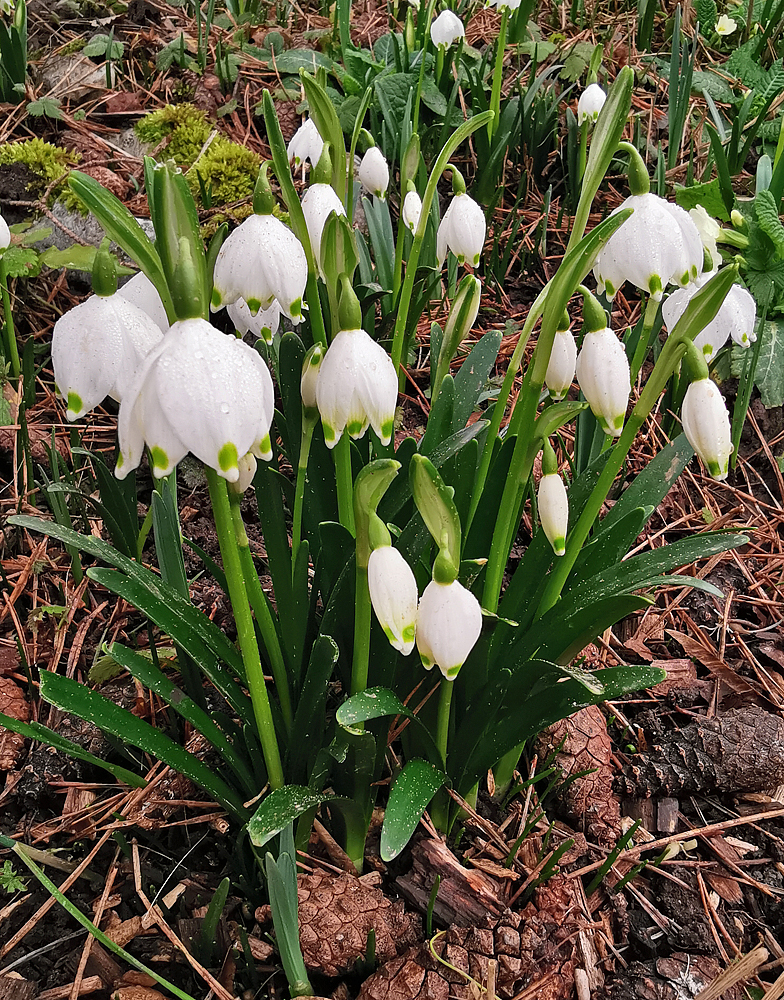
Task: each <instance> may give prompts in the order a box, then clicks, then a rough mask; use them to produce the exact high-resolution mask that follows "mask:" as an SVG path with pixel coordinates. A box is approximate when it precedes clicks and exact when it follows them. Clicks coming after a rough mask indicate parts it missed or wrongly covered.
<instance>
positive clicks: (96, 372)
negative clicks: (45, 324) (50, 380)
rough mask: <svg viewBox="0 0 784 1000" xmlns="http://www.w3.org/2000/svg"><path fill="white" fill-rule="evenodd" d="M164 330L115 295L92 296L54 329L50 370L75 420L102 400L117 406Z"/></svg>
mask: <svg viewBox="0 0 784 1000" xmlns="http://www.w3.org/2000/svg"><path fill="white" fill-rule="evenodd" d="M162 339H163V331H162V330H161V328H160V327H159V326H158V324H157V323H155V322H154V321H153V320H152V319H150V317H149V316H148V315H147V313H146V312H144V311H143V310H142V309H140V308H139V307H138V306H135V305H134V304H133V303H132V302H129V301H128V299H126V298H124V297H123V296H122V295H121V294H120V293H119V292H116V293H115V294H114V295H106V296H103V295H91V296H90V298H89V299H86V300H85V301H84V302H82V303H80V304H79V305H78V306H74V307H73V309H69V310H68V312H67V313H65V315H64V316H61V317H60V319H58V320H57V322H56V323H55V325H54V333H53V334H52V365H53V367H54V380H55V384H56V386H57V390H58V392H59V393H60V395H61V396H62V397H63V399H65V401H66V404H67V406H68V409H67V412H66V417H67V418H68V419H69V420H78V419H79V418H80V417H83V416H84V415H85V413H88V412H89V411H90V410H92V409H93V407H95V406H97V405H98V404H99V403H100V402H101V400H103V399H104V398H105V397H106V396H111V397H112V399H116V400H117V401H118V402H120V401H121V400H122V399H124V397H125V395H126V393H127V392H128V391H129V389H130V387H131V385H132V384H133V380H134V378H135V376H136V373H137V372H138V370H139V368H140V367H141V365H142V363H143V362H144V359H145V358H146V357H147V355H148V354H149V353H150V351H151V350H152V349H153V348H154V347H155V346H156V345H157V344H159V343H160V342H161V340H162Z"/></svg>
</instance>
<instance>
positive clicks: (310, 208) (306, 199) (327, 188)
mask: <svg viewBox="0 0 784 1000" xmlns="http://www.w3.org/2000/svg"><path fill="white" fill-rule="evenodd" d="M332 212H336V213H337V214H338V215H345V214H346V210H345V208H344V207H343V202H342V201H341V200H340V198H338V196H337V194H336V193H335V189H334V188H333V187H332V185H331V184H311V186H310V187H309V188H308V189H307V191H306V192H305V194H304V195H303V196H302V214H303V215H304V216H305V225H306V226H307V228H308V236H309V237H310V246H311V249H312V250H313V256H314V258H315V260H316V264H317V265H318V269H319V274H320V275H321V277H322V278H323V277H324V272H323V270H322V267H321V237H322V235H323V233H324V226H325V225H326V223H327V219H328V218H329V216H330V215H331V214H332Z"/></svg>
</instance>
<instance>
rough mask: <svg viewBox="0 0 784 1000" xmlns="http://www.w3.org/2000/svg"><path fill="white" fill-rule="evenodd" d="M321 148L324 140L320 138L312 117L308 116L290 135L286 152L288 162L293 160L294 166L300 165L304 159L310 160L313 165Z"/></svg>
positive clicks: (318, 156) (317, 159) (319, 155)
mask: <svg viewBox="0 0 784 1000" xmlns="http://www.w3.org/2000/svg"><path fill="white" fill-rule="evenodd" d="M323 148H324V140H323V139H322V138H321V134H320V133H319V130H318V128H317V127H316V123H315V122H314V121H313V119H312V118H308V119H307V120H306V121H304V122H303V123H302V124H301V125H300V127H299V128H298V129H297V131H296V132H295V133H294V135H293V136H292V139H291V142H290V143H289V145H288V148H287V150H286V153H287V155H288V158H289V163H291V162H292V161H293V162H294V166H295V167H298V166H300V164H302V163H304V162H305V160H310V162H311V163H312V164H314V165H315V164H316V163H318V161H319V159H320V158H321V151H322V149H323Z"/></svg>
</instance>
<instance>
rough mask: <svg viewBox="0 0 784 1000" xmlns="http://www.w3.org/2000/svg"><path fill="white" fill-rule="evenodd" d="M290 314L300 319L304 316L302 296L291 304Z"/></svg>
mask: <svg viewBox="0 0 784 1000" xmlns="http://www.w3.org/2000/svg"><path fill="white" fill-rule="evenodd" d="M289 315H290V316H293V317H295V318H297V319H299V318H300V317H301V316H302V298H301V297H300V298H298V299H295V300H294V301H293V302H292V303H291V305H290V306H289Z"/></svg>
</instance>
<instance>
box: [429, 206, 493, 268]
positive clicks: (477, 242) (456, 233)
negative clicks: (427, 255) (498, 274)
mask: <svg viewBox="0 0 784 1000" xmlns="http://www.w3.org/2000/svg"><path fill="white" fill-rule="evenodd" d="M486 231H487V223H486V222H485V213H484V212H483V211H482V208H481V207H480V206H479V205H478V204H477V203H476V202H475V201H474V199H473V198H471V197H470V196H469V195H467V194H465V193H463V194H456V195H455V196H454V198H453V199H452V201H451V202H450V203H449V207H448V208H447V210H446V211H445V212H444V217H443V219H442V220H441V224H440V225H439V227H438V235H437V237H436V245H437V249H436V256H437V257H438V266H439V267H441V266H442V265H443V263H444V260H445V258H446V252H447V250H451V251H452V253H453V254H454V255H455V257H457V259H458V261H459V262H460V263H461V264H464V263H466V262H467V263H469V264H471V265H472V266H473V267H476V266H477V264H478V263H479V258H480V256H481V255H482V249H483V247H484V245H485V233H486Z"/></svg>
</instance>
